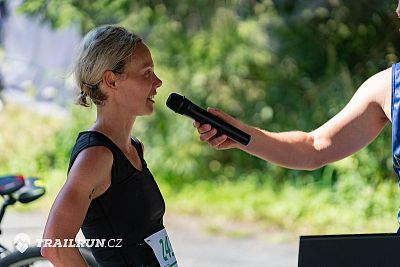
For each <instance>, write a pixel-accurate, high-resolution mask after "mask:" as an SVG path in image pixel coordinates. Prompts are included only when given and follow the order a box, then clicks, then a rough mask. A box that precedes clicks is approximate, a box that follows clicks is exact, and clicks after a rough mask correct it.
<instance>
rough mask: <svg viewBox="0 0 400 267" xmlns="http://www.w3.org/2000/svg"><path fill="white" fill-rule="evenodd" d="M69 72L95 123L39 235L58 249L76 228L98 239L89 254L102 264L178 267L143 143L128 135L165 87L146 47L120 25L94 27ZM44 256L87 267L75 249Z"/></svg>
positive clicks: (82, 137)
mask: <svg viewBox="0 0 400 267" xmlns="http://www.w3.org/2000/svg"><path fill="white" fill-rule="evenodd" d="M74 74H75V78H76V82H77V84H78V86H79V88H80V90H81V94H80V97H79V103H80V104H81V105H84V106H88V105H89V101H92V102H93V103H94V104H95V105H96V108H97V118H96V121H95V123H94V125H92V126H91V128H90V129H89V130H87V131H83V132H81V133H80V134H79V136H78V137H77V140H76V144H75V146H74V148H73V151H72V154H71V159H70V164H69V169H68V177H67V180H66V182H65V184H64V186H63V187H62V189H61V191H60V192H59V194H58V196H57V198H56V200H55V202H54V204H53V206H52V208H51V211H50V214H49V217H48V220H47V224H46V228H45V231H44V235H43V237H44V238H45V239H51V240H53V241H54V242H57V240H61V243H62V242H63V240H67V239H75V237H76V235H77V233H78V231H79V229H80V228H81V229H82V232H83V234H84V236H85V238H86V240H88V239H90V240H92V239H95V240H97V245H98V246H93V244H92V247H91V249H92V252H93V255H94V256H95V258H96V260H97V261H98V263H99V264H100V266H114V267H115V266H160V264H165V263H168V264H171V266H177V265H176V260H175V256H174V253H173V251H172V249H171V248H170V243H169V239H168V235H167V233H166V231H165V229H164V226H163V215H164V212H165V204H164V200H163V197H162V195H161V193H160V190H159V188H158V186H157V184H156V182H155V180H154V178H153V176H152V174H151V172H150V171H149V169H148V167H147V165H146V161H145V160H144V158H143V150H144V147H143V144H142V143H141V142H140V141H139V140H138V139H136V138H134V137H131V132H132V128H133V125H134V123H135V120H136V118H137V117H138V116H144V115H150V114H152V113H153V109H154V104H155V101H154V97H155V96H156V94H157V90H158V88H159V87H160V86H161V85H162V81H161V80H160V79H159V78H158V77H157V75H156V74H155V73H154V65H153V60H152V57H151V54H150V51H149V49H148V47H147V46H146V45H145V44H144V43H143V41H142V40H141V39H140V38H139V37H138V36H136V35H135V34H133V33H131V32H128V31H127V30H126V29H124V28H122V27H118V26H112V25H107V26H102V27H98V28H95V29H93V30H92V31H90V32H89V33H88V34H87V35H86V36H85V37H84V39H83V41H82V43H81V46H80V50H79V53H78V55H77V59H76V64H75V68H74ZM102 240H103V241H102ZM104 241H105V242H104ZM54 244H57V243H54ZM95 244H96V243H95ZM42 254H43V256H45V257H46V258H48V259H49V260H50V261H51V262H52V263H53V264H54V265H55V266H74V267H76V266H86V263H85V261H84V259H83V258H82V256H81V255H80V253H79V250H78V249H77V248H76V247H58V246H56V247H50V246H48V247H42Z"/></svg>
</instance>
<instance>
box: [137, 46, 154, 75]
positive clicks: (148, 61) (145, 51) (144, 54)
mask: <svg viewBox="0 0 400 267" xmlns="http://www.w3.org/2000/svg"><path fill="white" fill-rule="evenodd" d="M132 63H134V65H135V66H137V67H138V68H140V69H142V68H145V67H148V66H150V67H153V59H152V58H151V53H150V50H149V48H148V47H147V46H146V45H145V44H144V43H143V42H139V43H138V44H137V45H136V47H135V48H134V50H133V55H132Z"/></svg>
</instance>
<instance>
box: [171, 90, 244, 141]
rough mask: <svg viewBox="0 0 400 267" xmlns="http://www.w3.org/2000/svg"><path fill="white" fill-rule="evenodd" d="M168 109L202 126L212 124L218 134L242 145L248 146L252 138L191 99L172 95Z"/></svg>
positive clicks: (175, 94)
mask: <svg viewBox="0 0 400 267" xmlns="http://www.w3.org/2000/svg"><path fill="white" fill-rule="evenodd" d="M166 105H167V107H169V108H170V109H172V110H173V111H175V112H176V113H179V114H182V115H186V116H188V117H190V118H192V119H194V120H196V121H198V122H200V123H201V124H205V123H207V124H210V125H211V126H212V127H213V128H215V129H217V132H218V133H219V134H220V135H221V134H226V135H227V136H228V137H229V138H231V139H233V140H235V141H236V142H238V143H241V144H242V145H247V144H248V143H249V142H250V138H251V136H250V135H249V134H247V133H245V132H243V131H242V130H240V129H238V128H236V127H235V126H233V125H231V124H229V123H227V122H226V121H224V120H222V119H220V118H218V117H217V116H215V115H213V114H211V113H210V112H208V111H207V110H205V109H203V108H201V107H199V106H197V105H195V104H193V103H192V102H191V101H190V100H189V99H187V98H186V97H184V96H181V95H179V94H177V93H172V94H170V96H169V97H168V99H167V103H166Z"/></svg>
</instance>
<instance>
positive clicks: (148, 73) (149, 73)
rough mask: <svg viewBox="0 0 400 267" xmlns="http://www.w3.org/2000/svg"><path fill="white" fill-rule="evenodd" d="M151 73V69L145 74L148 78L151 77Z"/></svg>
mask: <svg viewBox="0 0 400 267" xmlns="http://www.w3.org/2000/svg"><path fill="white" fill-rule="evenodd" d="M150 75H151V70H149V71H146V72H145V74H144V76H145V77H146V78H150Z"/></svg>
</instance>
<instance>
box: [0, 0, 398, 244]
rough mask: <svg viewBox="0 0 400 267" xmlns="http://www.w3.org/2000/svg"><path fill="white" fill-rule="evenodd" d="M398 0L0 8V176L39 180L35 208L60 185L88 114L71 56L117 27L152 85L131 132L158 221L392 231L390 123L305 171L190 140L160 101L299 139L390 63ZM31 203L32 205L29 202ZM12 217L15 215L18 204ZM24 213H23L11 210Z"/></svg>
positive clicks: (289, 233) (212, 228)
mask: <svg viewBox="0 0 400 267" xmlns="http://www.w3.org/2000/svg"><path fill="white" fill-rule="evenodd" d="M396 4H397V1H380V0H360V1H341V0H308V1H305V0H296V1H295V0H275V1H272V0H257V1H256V0H248V1H243V0H231V1H229V0H225V1H222V0H221V1H210V0H188V1H173V0H149V1H142V0H138V1H130V0H113V1H110V0H92V1H78V0H47V1H45V0H25V1H6V0H3V1H0V17H1V21H0V27H1V31H0V32H1V62H2V65H1V74H2V79H1V84H0V85H1V91H2V92H1V95H2V109H1V111H0V125H1V130H0V174H4V175H5V174H12V173H20V174H23V175H36V176H40V177H42V178H44V179H45V181H46V184H47V189H48V194H47V196H46V197H45V198H43V199H42V200H41V201H37V204H36V203H33V204H32V205H31V206H30V209H31V210H32V209H34V210H43V211H46V212H47V211H48V209H49V208H50V206H51V204H52V201H53V199H54V197H55V195H56V194H57V192H58V190H59V189H60V187H61V186H62V185H63V183H64V181H65V178H66V172H67V166H68V162H69V156H70V152H71V149H72V146H73V144H74V143H75V140H76V137H77V134H78V133H79V132H80V131H83V130H86V129H88V128H89V127H90V126H91V124H92V123H93V122H94V120H95V107H92V108H84V107H79V106H77V105H75V104H74V101H75V97H76V96H77V94H78V92H77V91H76V88H75V85H74V84H73V83H72V82H71V81H72V79H71V77H70V68H71V62H72V59H73V55H74V48H75V46H76V45H77V43H78V42H79V40H80V38H81V36H83V35H84V34H85V33H86V32H87V31H89V30H90V29H92V28H93V27H95V26H98V25H102V24H110V23H111V24H115V23H116V24H120V25H122V26H124V27H126V28H127V29H129V30H131V31H134V32H136V33H138V34H139V35H140V36H142V37H143V39H144V40H145V42H146V44H147V45H148V46H149V47H150V50H151V52H152V56H153V60H154V62H155V71H156V73H157V74H158V76H159V77H160V78H161V79H162V80H163V86H162V88H160V90H159V93H158V95H157V97H156V98H155V101H156V104H155V112H154V114H153V115H151V116H148V117H141V118H139V119H138V120H137V122H136V124H135V126H134V131H133V135H135V136H137V137H138V138H139V139H141V140H142V141H143V142H144V144H145V147H146V149H145V159H146V161H147V162H148V165H149V167H150V169H151V170H152V172H153V174H154V176H155V178H156V180H157V181H158V183H159V186H160V188H161V191H162V192H163V194H164V197H165V199H166V203H167V214H174V215H176V216H191V218H201V219H202V220H206V221H207V222H208V231H209V232H211V233H213V234H221V235H230V236H236V237H238V236H239V237H240V236H245V235H247V234H248V232H250V231H251V230H252V229H248V228H249V227H247V228H246V230H243V229H242V230H241V231H239V230H235V229H231V228H229V227H226V225H227V223H230V222H237V223H250V224H253V223H254V224H257V225H258V226H261V227H262V228H263V229H265V230H266V231H275V232H279V233H286V234H285V238H287V239H289V240H290V239H296V238H297V237H298V235H305V234H336V233H367V232H394V231H396V229H397V220H396V213H397V210H398V207H399V206H400V201H399V199H400V197H399V196H400V194H399V193H400V192H399V190H398V184H397V179H396V177H395V174H394V172H393V171H392V163H391V138H390V135H391V126H390V125H388V126H387V127H386V128H385V129H384V130H383V132H382V133H381V135H380V137H379V138H378V139H377V140H375V141H374V142H373V143H372V144H370V145H369V146H368V147H367V148H365V149H363V150H361V151H360V152H358V153H357V154H355V155H354V156H351V157H349V158H347V159H345V160H342V161H339V162H337V163H334V164H331V165H328V166H326V167H323V168H320V169H318V170H316V171H295V170H288V169H284V168H280V167H277V166H274V165H272V164H270V163H267V162H264V161H262V160H260V159H258V158H256V157H253V156H250V155H247V154H245V153H243V152H240V151H235V150H229V151H216V150H213V149H211V148H209V147H208V146H207V145H206V144H204V143H201V142H200V141H199V138H198V135H197V133H196V131H195V129H194V128H193V126H192V121H191V120H189V119H187V118H184V117H182V116H178V115H177V114H175V113H174V112H172V111H171V110H169V109H168V108H167V107H166V106H165V101H166V99H167V97H168V95H169V94H170V93H171V92H177V93H180V94H184V95H186V96H187V97H188V98H189V99H191V100H192V101H193V102H195V103H197V104H199V105H200V106H203V107H216V108H219V109H222V110H224V111H226V112H227V113H229V114H231V115H233V116H235V117H236V118H238V119H240V120H242V121H244V122H246V123H248V124H251V125H254V126H257V127H260V128H264V129H267V130H270V131H288V130H302V131H311V130H313V129H315V128H317V127H318V126H319V125H321V124H322V123H324V122H325V121H327V120H328V119H329V118H331V117H332V116H334V115H335V114H336V113H337V112H338V111H340V110H341V109H342V108H343V107H344V106H345V104H346V103H347V102H348V101H349V100H350V98H351V97H352V95H353V94H354V92H355V91H356V90H357V88H358V87H359V86H360V85H361V84H362V83H363V81H365V80H366V79H367V78H368V77H370V76H371V75H373V74H374V73H376V72H379V71H380V70H383V69H385V68H388V67H390V66H391V64H393V63H395V62H396V61H398V57H399V52H400V50H399V45H398V44H399V43H400V33H399V21H398V18H397V15H396V14H395V9H396ZM35 205H36V206H35ZM20 208H21V209H23V208H22V207H20ZM24 209H25V208H24Z"/></svg>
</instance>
